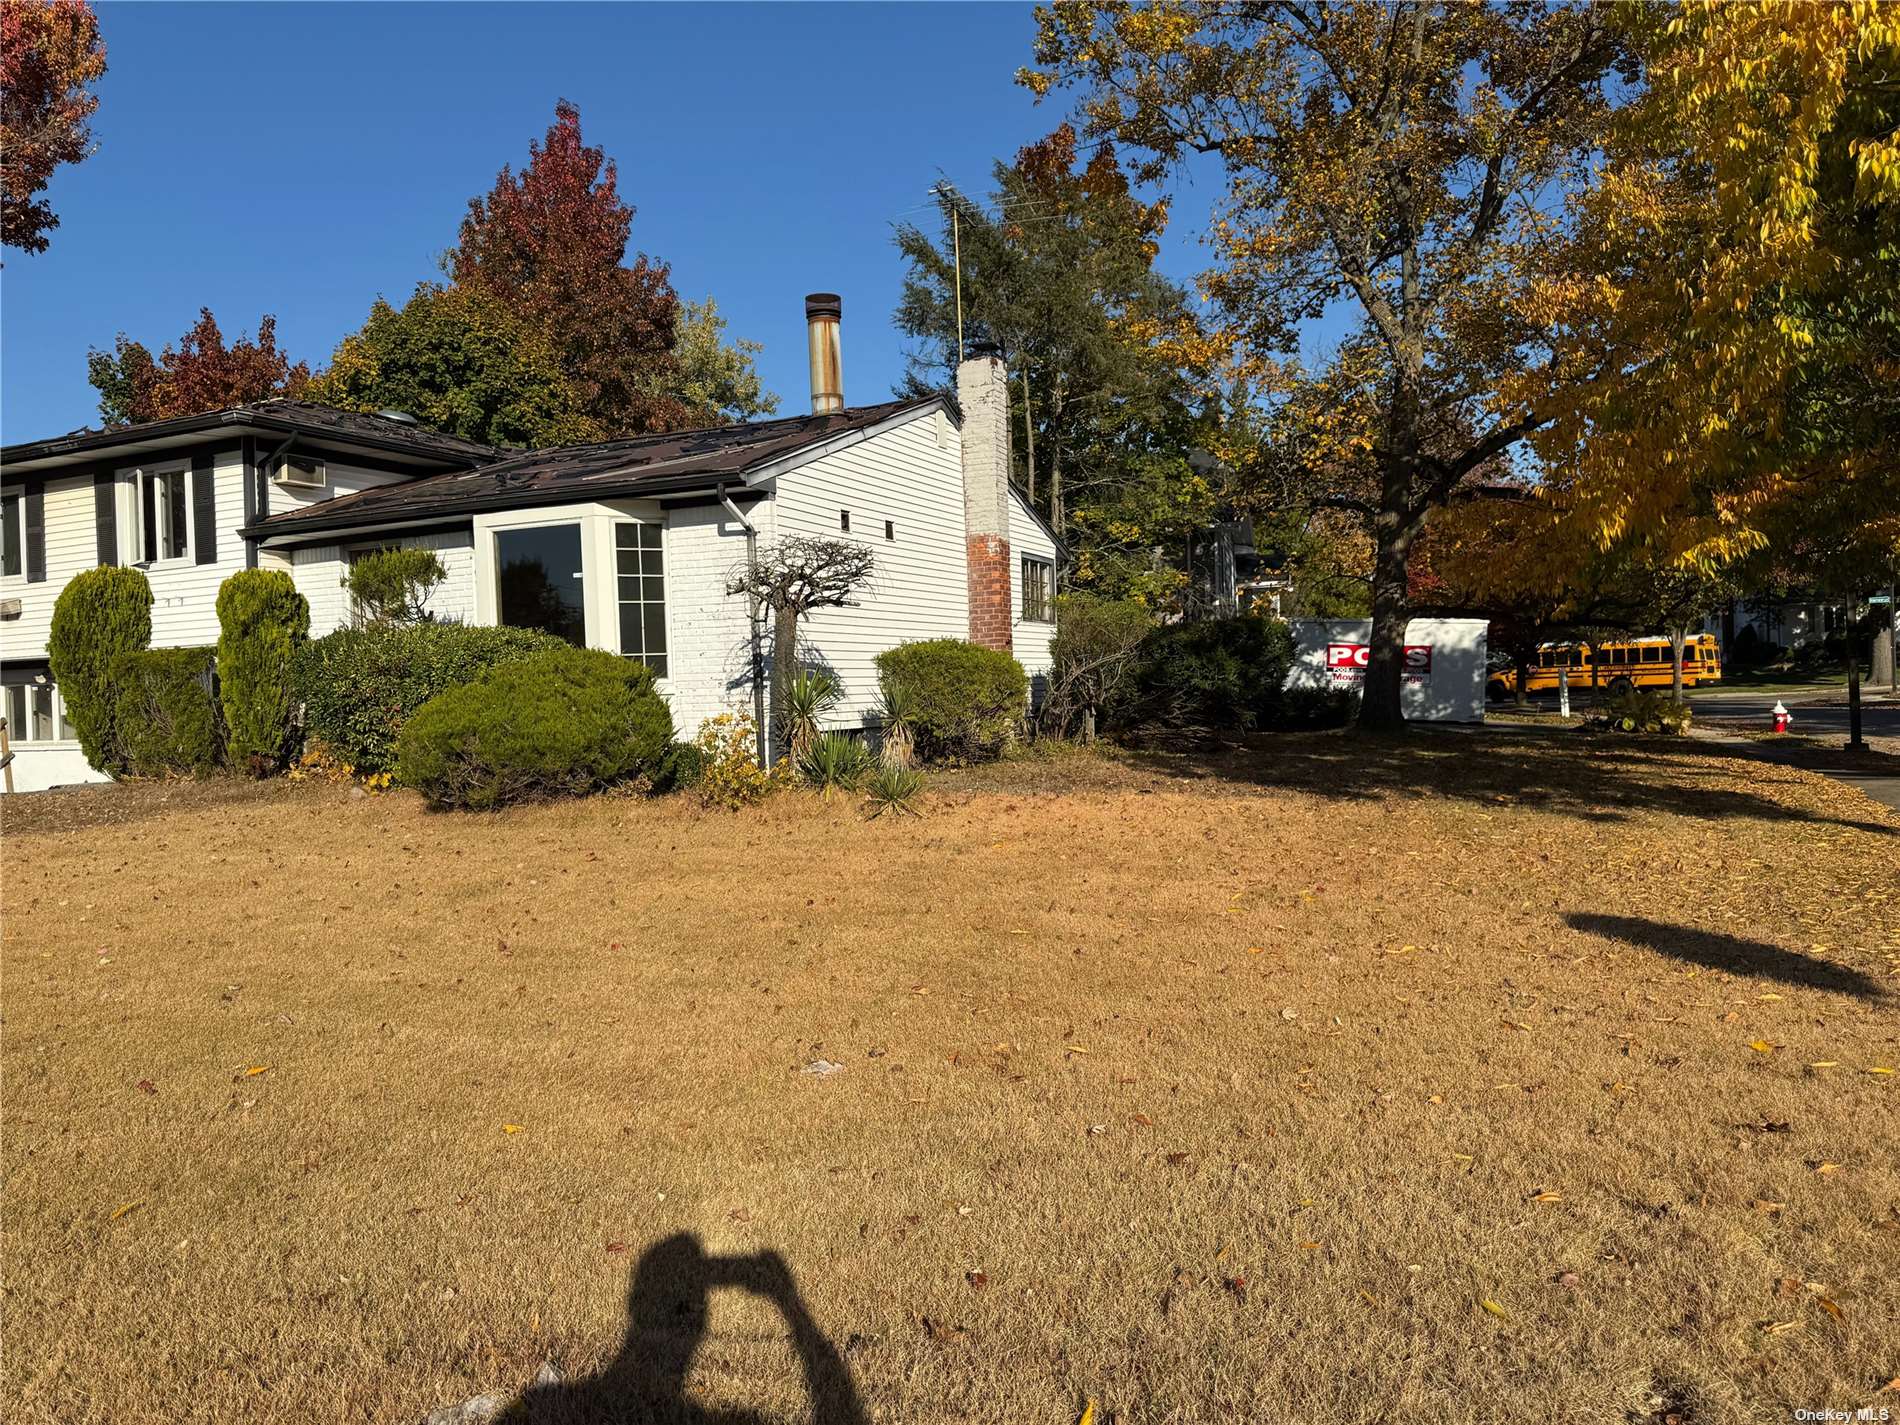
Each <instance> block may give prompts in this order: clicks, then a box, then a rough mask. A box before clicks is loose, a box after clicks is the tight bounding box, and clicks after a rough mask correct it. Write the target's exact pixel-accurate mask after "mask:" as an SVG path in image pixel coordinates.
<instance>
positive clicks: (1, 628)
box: [0, 473, 99, 662]
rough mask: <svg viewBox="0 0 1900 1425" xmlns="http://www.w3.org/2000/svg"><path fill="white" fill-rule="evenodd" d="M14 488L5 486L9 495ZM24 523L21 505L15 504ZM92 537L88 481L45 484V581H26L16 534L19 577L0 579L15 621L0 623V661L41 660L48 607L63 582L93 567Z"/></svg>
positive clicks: (73, 478)
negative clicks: (15, 606) (13, 603)
mask: <svg viewBox="0 0 1900 1425" xmlns="http://www.w3.org/2000/svg"><path fill="white" fill-rule="evenodd" d="M14 484H15V482H14V481H13V480H8V481H7V488H8V489H9V490H11V489H12V488H13V486H14ZM21 505H22V507H21V517H22V519H24V517H25V502H24V501H22V502H21ZM98 554H99V543H98V535H97V533H96V532H95V526H94V524H93V516H92V476H91V474H90V473H88V474H85V475H78V476H71V477H62V478H60V479H56V480H48V481H47V482H46V578H45V579H44V580H43V581H38V582H34V583H31V584H29V583H28V582H27V579H26V546H25V533H24V531H23V532H22V534H21V549H20V555H21V558H20V572H19V573H18V574H8V575H5V576H0V598H4V599H18V600H19V601H20V616H19V617H18V618H17V619H8V620H6V621H5V622H4V623H0V658H4V659H6V660H7V661H8V662H12V661H13V660H15V659H40V658H44V657H45V656H46V635H47V631H48V630H49V629H50V628H51V627H52V624H53V601H54V600H55V599H57V598H58V597H59V591H60V590H61V589H63V588H65V587H66V581H67V580H69V579H71V578H72V577H73V575H75V574H78V573H81V572H82V571H84V570H87V569H90V568H92V567H93V565H95V564H97V563H98V562H99V558H98Z"/></svg>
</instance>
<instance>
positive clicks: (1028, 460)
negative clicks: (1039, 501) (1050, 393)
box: [1023, 357, 1036, 509]
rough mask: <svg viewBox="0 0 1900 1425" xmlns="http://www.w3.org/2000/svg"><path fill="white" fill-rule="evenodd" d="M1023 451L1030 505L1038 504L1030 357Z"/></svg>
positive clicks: (1026, 367)
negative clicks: (1031, 406) (1027, 474)
mask: <svg viewBox="0 0 1900 1425" xmlns="http://www.w3.org/2000/svg"><path fill="white" fill-rule="evenodd" d="M1023 452H1024V462H1025V465H1026V467H1027V469H1028V471H1029V505H1030V508H1031V509H1034V508H1035V504H1036V418H1035V415H1034V413H1033V412H1032V411H1031V409H1030V405H1029V359H1028V358H1027V357H1024V358H1023Z"/></svg>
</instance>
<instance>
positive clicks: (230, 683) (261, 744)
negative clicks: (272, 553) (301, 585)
mask: <svg viewBox="0 0 1900 1425" xmlns="http://www.w3.org/2000/svg"><path fill="white" fill-rule="evenodd" d="M309 633H310V605H309V604H308V603H307V602H305V600H304V596H303V595H302V594H300V593H298V592H297V586H296V585H295V584H293V583H292V582H291V579H290V575H288V574H286V573H284V572H283V571H282V570H278V569H241V570H239V571H238V572H237V573H235V574H233V575H232V576H231V577H230V578H228V579H226V580H225V581H224V583H222V584H220V585H219V586H218V687H219V695H220V698H221V700H222V701H223V704H224V723H225V727H226V729H227V734H226V735H227V739H228V746H229V750H230V755H231V762H232V764H233V765H234V766H238V767H245V768H248V769H249V770H250V771H252V772H254V773H258V774H260V775H261V774H263V773H265V772H269V771H272V770H274V769H275V768H276V767H277V766H278V764H279V763H281V762H282V761H283V758H284V753H285V752H286V751H287V750H288V748H289V745H290V658H291V654H292V652H293V651H294V650H295V649H296V647H297V645H298V644H300V643H302V642H303V641H304V639H305V638H306V637H308V636H309Z"/></svg>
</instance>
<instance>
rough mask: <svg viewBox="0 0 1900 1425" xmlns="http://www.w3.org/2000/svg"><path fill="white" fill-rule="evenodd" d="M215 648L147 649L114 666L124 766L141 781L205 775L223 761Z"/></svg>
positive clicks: (124, 655)
mask: <svg viewBox="0 0 1900 1425" xmlns="http://www.w3.org/2000/svg"><path fill="white" fill-rule="evenodd" d="M217 661H218V650H217V649H215V648H146V649H139V650H137V651H135V652H131V653H121V654H120V655H119V657H118V659H117V660H116V661H115V662H114V663H113V665H112V683H113V688H114V704H113V722H114V725H115V727H116V728H117V737H118V742H119V748H120V751H121V753H122V754H123V755H124V757H125V760H126V762H127V764H128V765H129V766H130V767H131V769H132V770H133V771H134V772H136V773H138V774H139V775H140V776H141V777H158V776H163V775H164V774H165V773H167V772H197V773H205V772H209V771H212V770H213V769H214V768H216V767H217V765H218V764H219V762H220V761H222V760H223V755H224V722H223V719H222V718H221V717H220V716H219V709H218V700H217V698H216V697H215V696H214V695H213V693H212V674H213V670H214V669H215V668H216V666H217Z"/></svg>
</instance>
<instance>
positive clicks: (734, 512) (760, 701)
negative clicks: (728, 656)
mask: <svg viewBox="0 0 1900 1425" xmlns="http://www.w3.org/2000/svg"><path fill="white" fill-rule="evenodd" d="M719 503H720V504H722V505H724V506H725V507H726V513H727V514H729V515H731V516H732V517H733V519H734V520H736V521H737V522H738V524H739V527H740V528H741V529H743V530H744V531H745V562H746V568H747V569H748V570H749V571H750V572H752V573H753V574H757V573H758V569H759V529H758V526H757V525H755V524H753V523H752V521H751V520H749V519H747V518H746V513H745V511H744V510H742V509H740V508H739V507H738V506H737V505H735V504H734V503H733V502H732V497H731V496H730V495H728V494H727V493H726V487H725V486H724V485H723V484H721V485H720V486H719ZM746 605H747V608H746V617H747V621H748V622H749V623H750V624H751V625H752V726H753V731H754V732H755V733H756V734H757V736H758V744H759V767H760V769H761V770H763V769H765V768H767V767H769V766H770V765H771V764H770V762H768V761H767V760H766V745H765V644H764V641H763V639H764V636H763V635H762V634H761V633H760V632H759V596H758V594H757V593H754V592H748V593H747V595H746Z"/></svg>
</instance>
